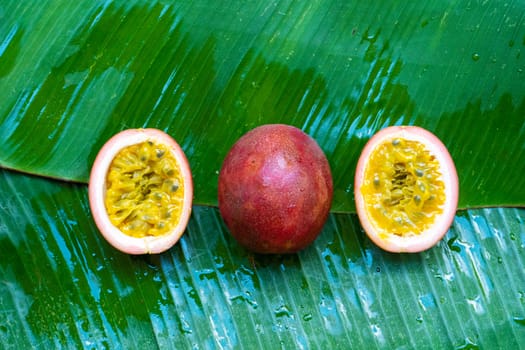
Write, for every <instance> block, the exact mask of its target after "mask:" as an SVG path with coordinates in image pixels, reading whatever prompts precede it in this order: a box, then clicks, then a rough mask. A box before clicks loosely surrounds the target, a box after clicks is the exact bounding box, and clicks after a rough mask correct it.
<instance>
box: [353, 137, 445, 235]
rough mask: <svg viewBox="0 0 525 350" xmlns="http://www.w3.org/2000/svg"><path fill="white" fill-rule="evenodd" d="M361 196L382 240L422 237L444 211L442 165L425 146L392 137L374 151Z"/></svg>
mask: <svg viewBox="0 0 525 350" xmlns="http://www.w3.org/2000/svg"><path fill="white" fill-rule="evenodd" d="M360 190H361V194H362V195H363V197H364V202H365V206H366V210H367V212H368V215H369V218H370V219H371V221H372V224H373V226H374V227H375V228H376V229H377V230H378V233H379V235H380V236H381V237H383V238H384V237H386V236H387V235H397V236H411V235H419V234H421V233H422V232H423V231H425V230H426V229H428V228H429V227H430V226H431V225H432V224H433V223H434V222H435V219H436V216H437V215H439V214H441V213H442V212H443V205H444V203H445V199H446V198H445V185H444V183H443V181H442V174H441V173H440V165H439V163H438V161H437V160H436V158H435V157H434V156H433V155H432V154H430V152H429V151H428V150H427V148H426V147H425V145H424V144H422V143H421V142H418V141H412V140H405V139H400V138H393V139H390V140H387V141H385V142H384V143H382V144H380V145H379V146H377V147H376V149H374V150H373V151H372V153H371V155H370V159H369V161H368V164H367V166H366V169H365V173H364V180H363V185H362V186H361V189H360Z"/></svg>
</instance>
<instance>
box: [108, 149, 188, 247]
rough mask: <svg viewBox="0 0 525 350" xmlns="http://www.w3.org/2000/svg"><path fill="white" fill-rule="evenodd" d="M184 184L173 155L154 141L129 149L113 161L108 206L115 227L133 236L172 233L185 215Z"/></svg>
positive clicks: (109, 179)
mask: <svg viewBox="0 0 525 350" xmlns="http://www.w3.org/2000/svg"><path fill="white" fill-rule="evenodd" d="M183 185H184V182H183V179H182V175H181V172H180V169H179V166H178V163H177V161H176V159H175V157H174V156H173V154H172V153H171V152H170V151H169V150H168V148H167V147H166V146H164V145H162V144H155V143H153V142H151V141H146V142H143V143H139V144H135V145H132V146H128V147H126V148H124V149H122V150H121V151H120V152H119V153H118V154H117V155H116V157H115V158H114V159H113V161H112V163H111V165H110V167H109V170H108V173H107V177H106V198H105V205H106V210H107V213H108V215H109V218H110V220H111V222H112V223H113V225H115V226H116V227H117V228H118V229H119V230H120V231H122V232H124V233H125V234H127V235H129V236H132V237H146V236H160V235H164V234H166V233H168V232H170V231H171V230H172V229H173V228H174V227H175V226H176V225H177V223H178V221H179V218H180V216H181V213H182V206H183V198H184V186H183Z"/></svg>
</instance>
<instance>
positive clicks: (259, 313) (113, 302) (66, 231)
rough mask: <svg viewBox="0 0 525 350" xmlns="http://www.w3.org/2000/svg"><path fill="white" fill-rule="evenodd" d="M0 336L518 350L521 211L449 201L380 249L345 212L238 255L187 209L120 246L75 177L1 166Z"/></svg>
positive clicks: (87, 344)
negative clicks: (434, 225)
mask: <svg viewBox="0 0 525 350" xmlns="http://www.w3.org/2000/svg"><path fill="white" fill-rule="evenodd" d="M0 193H2V196H1V197H0V210H1V212H2V215H1V216H0V311H1V312H0V347H1V348H4V349H26V348H39V349H49V348H72V349H79V348H85V349H93V348H96V349H100V348H111V349H115V348H125V349H134V348H137V349H149V348H157V347H158V348H162V349H164V348H173V349H185V348H203V349H205V348H210V349H213V348H228V349H253V348H258V347H260V348H285V349H290V348H322V349H349V348H367V349H369V348H370V349H373V348H378V349H392V348H418V349H419V348H432V349H438V348H447V349H496V348H503V349H517V348H519V347H520V346H523V344H525V274H524V273H523V271H525V210H524V209H516V208H507V209H503V208H495V209H475V210H468V211H460V212H458V214H457V216H456V218H455V221H454V224H453V226H452V228H451V229H450V231H449V232H448V233H447V235H446V236H445V238H444V239H443V241H441V242H440V243H439V244H438V245H437V246H435V247H434V248H432V249H431V250H429V251H426V252H423V253H420V254H412V255H404V254H389V253H386V252H384V251H382V250H380V249H379V248H377V247H376V246H374V245H373V244H372V243H371V242H370V241H369V240H368V239H367V238H366V236H365V235H364V233H363V232H362V230H361V228H360V226H359V223H358V220H357V218H356V216H355V215H353V214H332V215H331V216H330V218H329V220H328V222H327V224H326V225H325V228H324V230H323V232H322V234H321V235H320V237H319V238H318V239H317V240H316V242H315V243H314V244H313V245H312V246H310V247H309V248H307V249H306V250H304V251H302V252H300V253H299V254H295V255H289V256H271V257H264V256H253V255H251V254H249V253H247V252H246V251H245V250H243V249H242V248H241V247H239V246H238V245H237V243H236V242H235V241H234V240H233V239H232V237H231V236H230V235H229V234H228V232H227V231H226V230H225V228H224V226H223V224H222V221H221V218H220V216H219V213H218V210H217V209H216V208H212V207H202V206H197V207H195V208H194V212H193V215H192V218H191V220H190V223H189V226H188V229H187V231H186V233H185V234H184V236H183V237H182V239H181V240H180V241H179V242H178V243H177V245H176V246H174V247H173V248H172V249H170V250H169V251H168V252H166V253H164V254H161V255H155V256H138V257H134V256H129V255H126V254H121V253H119V252H118V251H116V250H115V249H113V248H112V247H111V246H109V245H108V243H107V242H106V241H104V240H103V238H102V236H101V235H100V234H99V233H98V231H97V229H96V227H95V226H94V224H93V222H92V218H91V216H90V212H89V209H88V202H87V191H86V187H85V186H82V185H73V184H65V183H62V182H52V181H50V180H44V179H40V178H34V177H29V176H25V175H20V174H16V173H11V172H7V171H1V172H0Z"/></svg>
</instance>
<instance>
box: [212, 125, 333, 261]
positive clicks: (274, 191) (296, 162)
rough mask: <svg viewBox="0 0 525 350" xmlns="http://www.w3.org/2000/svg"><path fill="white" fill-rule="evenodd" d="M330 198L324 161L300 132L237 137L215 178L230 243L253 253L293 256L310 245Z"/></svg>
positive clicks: (282, 129)
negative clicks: (233, 240)
mask: <svg viewBox="0 0 525 350" xmlns="http://www.w3.org/2000/svg"><path fill="white" fill-rule="evenodd" d="M332 194H333V184H332V175H331V171H330V166H329V164H328V161H327V159H326V157H325V155H324V153H323V151H322V150H321V148H320V147H319V145H318V144H317V143H316V142H315V140H314V139H312V138H311V137H310V136H308V135H307V134H305V133H304V132H303V131H301V130H300V129H298V128H296V127H293V126H289V125H284V124H269V125H263V126H259V127H257V128H255V129H253V130H251V131H249V132H248V133H246V134H245V135H244V136H242V137H241V138H240V139H239V140H238V141H237V142H236V143H235V144H234V145H233V147H232V148H231V150H230V151H229V153H228V154H227V156H226V158H225V160H224V163H223V165H222V168H221V170H220V173H219V184H218V200H219V210H220V213H221V215H222V217H223V219H224V222H225V223H226V226H227V227H228V228H229V230H230V232H231V234H232V235H233V236H234V238H235V239H236V240H237V241H238V242H239V243H240V244H241V245H242V246H244V247H245V248H247V249H249V250H251V251H253V252H255V253H273V254H285V253H294V252H297V251H299V250H301V249H304V248H305V247H307V246H308V245H309V244H311V243H312V242H313V241H314V240H315V239H316V238H317V236H318V235H319V233H320V232H321V230H322V228H323V225H324V223H325V222H326V219H327V217H328V214H329V211H330V207H331V203H332Z"/></svg>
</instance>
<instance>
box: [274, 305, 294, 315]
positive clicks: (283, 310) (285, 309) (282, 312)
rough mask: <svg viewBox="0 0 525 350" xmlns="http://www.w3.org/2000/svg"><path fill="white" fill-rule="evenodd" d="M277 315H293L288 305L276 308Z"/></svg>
mask: <svg viewBox="0 0 525 350" xmlns="http://www.w3.org/2000/svg"><path fill="white" fill-rule="evenodd" d="M274 311H275V316H276V317H291V316H292V314H291V313H290V310H288V307H286V305H281V306H279V307H278V308H276V309H275V310H274Z"/></svg>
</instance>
